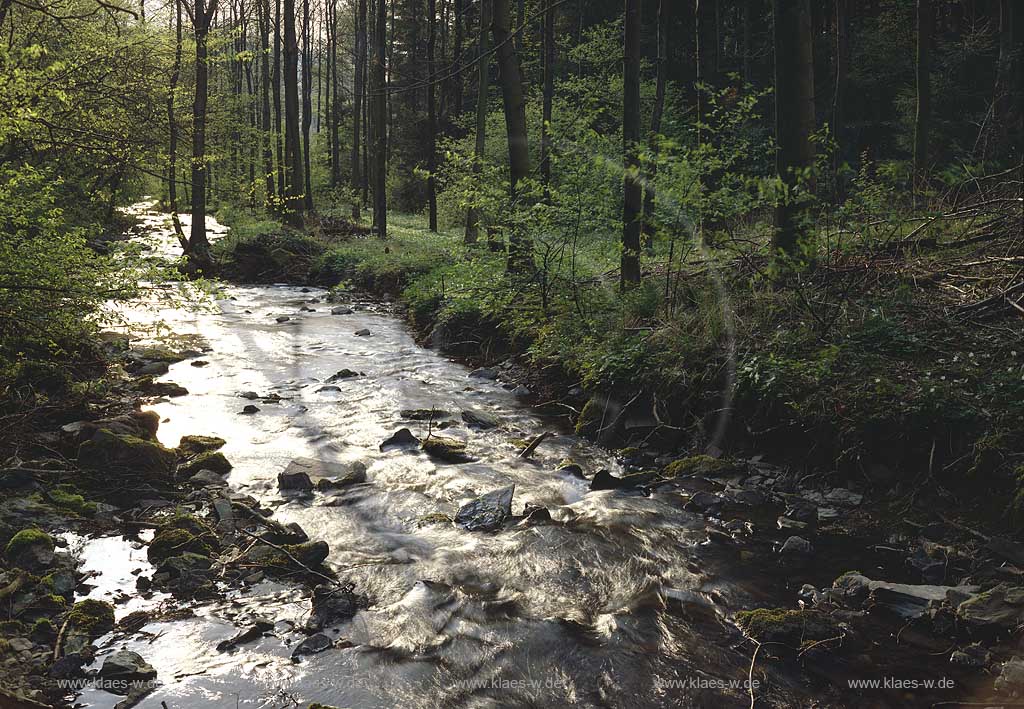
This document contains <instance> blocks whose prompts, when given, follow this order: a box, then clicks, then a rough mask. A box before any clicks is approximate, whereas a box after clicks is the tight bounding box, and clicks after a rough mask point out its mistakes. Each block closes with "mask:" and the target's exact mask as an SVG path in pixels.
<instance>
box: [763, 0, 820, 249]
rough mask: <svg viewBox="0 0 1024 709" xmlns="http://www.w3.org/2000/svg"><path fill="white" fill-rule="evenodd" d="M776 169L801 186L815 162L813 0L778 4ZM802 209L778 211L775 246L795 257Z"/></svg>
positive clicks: (778, 1)
mask: <svg viewBox="0 0 1024 709" xmlns="http://www.w3.org/2000/svg"><path fill="white" fill-rule="evenodd" d="M773 4H774V9H775V138H776V142H777V143H778V152H777V153H776V170H777V171H778V175H779V177H780V178H781V179H782V181H783V182H784V183H786V184H787V185H789V186H790V187H791V188H792V187H795V186H796V180H797V178H796V174H795V173H796V172H797V171H799V170H801V169H802V168H806V167H810V166H811V165H812V164H813V162H814V147H813V145H812V143H811V141H810V136H811V134H812V133H814V57H813V53H812V49H811V48H812V44H813V37H812V35H811V7H810V0H774V2H773ZM800 221H801V210H800V205H798V204H794V203H792V202H788V201H787V202H786V203H784V204H781V205H779V206H778V207H777V208H776V210H775V237H774V242H773V245H774V246H775V248H776V249H778V250H781V251H782V252H784V253H785V254H787V255H789V256H795V255H796V253H797V250H798V248H799V245H800V234H801V230H802V228H801V224H800Z"/></svg>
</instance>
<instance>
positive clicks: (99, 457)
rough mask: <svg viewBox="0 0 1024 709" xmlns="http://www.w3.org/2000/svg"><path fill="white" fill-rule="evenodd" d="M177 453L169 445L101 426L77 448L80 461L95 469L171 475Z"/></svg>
mask: <svg viewBox="0 0 1024 709" xmlns="http://www.w3.org/2000/svg"><path fill="white" fill-rule="evenodd" d="M176 462H177V456H176V455H175V453H174V451H173V450H171V449H170V448H165V447H164V446H162V445H160V444H159V443H156V442H155V441H147V440H144V439H142V438H138V437H136V436H127V435H123V434H117V433H113V432H112V431H110V430H108V429H104V428H101V429H100V430H99V431H97V432H96V433H95V434H94V435H93V436H92V438H90V439H89V440H87V441H84V442H83V443H82V445H81V446H79V448H78V464H79V465H81V466H82V467H84V468H91V469H93V470H104V471H107V470H111V469H113V470H115V471H125V472H133V473H144V474H158V475H164V474H167V475H169V474H170V473H171V472H173V471H174V466H175V464H176Z"/></svg>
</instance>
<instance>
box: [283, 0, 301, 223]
mask: <svg viewBox="0 0 1024 709" xmlns="http://www.w3.org/2000/svg"><path fill="white" fill-rule="evenodd" d="M284 124H285V127H284V134H285V135H284V153H285V189H284V194H285V221H286V222H287V223H288V224H289V225H290V226H293V227H295V228H297V229H301V228H302V226H303V218H302V211H303V207H304V206H305V202H304V199H303V195H302V192H303V186H304V184H305V180H304V179H303V176H302V164H303V163H302V145H301V141H300V137H299V134H300V127H299V43H298V38H297V36H296V34H295V0H284Z"/></svg>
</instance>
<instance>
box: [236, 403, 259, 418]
mask: <svg viewBox="0 0 1024 709" xmlns="http://www.w3.org/2000/svg"><path fill="white" fill-rule="evenodd" d="M259 412H260V407H258V406H254V405H253V404H247V405H246V406H245V407H244V408H243V409H242V410H241V411H239V412H238V413H240V414H245V415H246V416H252V415H253V414H258V413H259Z"/></svg>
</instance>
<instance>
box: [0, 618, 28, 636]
mask: <svg viewBox="0 0 1024 709" xmlns="http://www.w3.org/2000/svg"><path fill="white" fill-rule="evenodd" d="M28 630H29V629H28V626H27V625H25V624H24V623H22V622H21V621H20V620H4V621H0V636H4V637H8V638H17V637H21V636H22V635H25V634H26V633H28Z"/></svg>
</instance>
